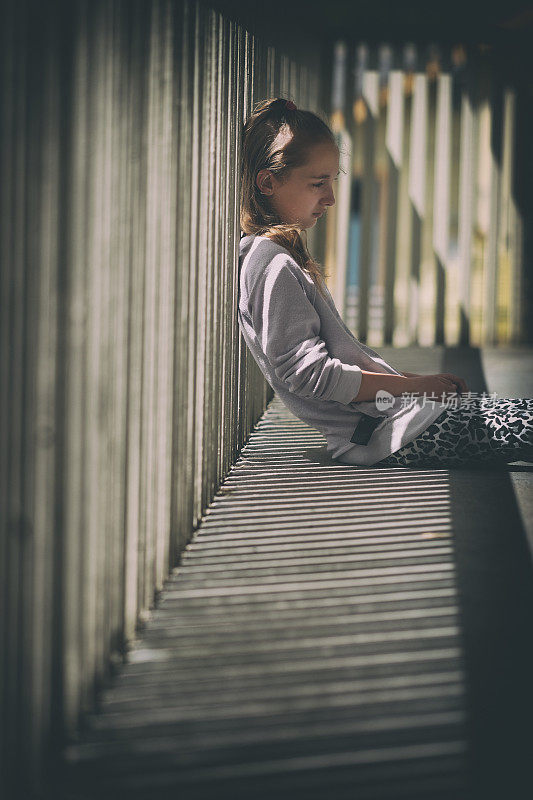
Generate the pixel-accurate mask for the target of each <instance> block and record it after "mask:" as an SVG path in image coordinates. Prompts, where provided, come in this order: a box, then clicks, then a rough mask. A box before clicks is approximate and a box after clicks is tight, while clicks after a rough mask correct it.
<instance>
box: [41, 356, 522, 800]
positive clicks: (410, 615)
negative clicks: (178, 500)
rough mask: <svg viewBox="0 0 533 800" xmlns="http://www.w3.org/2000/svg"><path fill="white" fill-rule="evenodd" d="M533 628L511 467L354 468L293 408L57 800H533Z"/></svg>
mask: <svg viewBox="0 0 533 800" xmlns="http://www.w3.org/2000/svg"><path fill="white" fill-rule="evenodd" d="M392 363H395V365H397V366H398V367H399V368H402V367H401V366H400V364H399V358H398V357H397V358H396V360H395V361H393V362H392ZM404 368H408V367H407V365H406V366H405V367H404ZM433 368H434V369H435V371H443V370H442V369H438V367H435V366H433V367H430V368H429V370H428V371H432V369H433ZM447 369H451V367H450V366H449V365H448V366H447ZM421 371H426V370H423V369H421ZM460 374H464V373H460ZM465 487H466V488H465ZM532 622H533V574H532V569H531V559H530V556H529V552H528V549H527V541H526V537H525V535H524V528H523V524H522V520H521V516H520V513H519V509H518V507H517V504H516V500H515V497H514V494H513V491H512V484H511V483H510V481H509V477H508V474H507V473H506V472H505V471H504V470H503V471H502V470H501V469H500V470H498V471H494V472H490V471H487V470H484V471H482V472H481V471H480V472H477V471H476V470H473V471H461V470H459V471H454V470H446V469H444V468H442V469H417V470H409V469H404V468H380V469H373V468H364V467H350V466H343V465H335V464H333V462H331V461H330V459H329V458H328V457H327V455H326V454H325V451H324V440H323V438H322V437H321V436H320V434H318V433H317V432H315V431H313V430H312V429H310V428H309V427H308V426H306V425H305V424H304V423H302V422H300V421H299V420H297V419H296V418H295V417H293V416H292V415H291V414H290V413H289V412H288V411H287V410H286V409H285V408H284V407H283V406H282V405H281V404H280V402H279V400H278V399H277V398H275V399H274V401H273V402H272V403H271V405H270V407H269V409H268V410H267V412H266V413H265V415H264V416H263V418H262V419H261V421H260V422H259V424H258V426H257V428H256V430H255V431H254V433H253V434H252V437H251V439H250V441H249V443H248V445H247V446H246V447H245V448H244V450H243V451H242V454H241V457H240V458H239V460H238V462H237V464H236V465H235V466H234V468H233V469H232V471H231V473H230V475H229V476H228V478H227V480H226V481H225V483H224V485H223V486H222V487H221V490H220V492H219V493H218V494H217V497H216V499H215V501H214V502H213V504H212V506H211V507H210V508H209V509H208V510H207V512H206V514H205V516H204V519H203V521H202V524H201V526H200V528H199V529H198V530H197V531H196V532H195V535H194V538H193V540H192V542H191V543H190V544H189V546H188V547H187V549H186V551H185V552H184V554H183V556H182V559H181V563H180V565H179V566H178V567H177V568H176V569H175V571H174V574H173V575H172V576H171V578H170V579H169V580H168V582H167V584H166V586H165V589H164V591H163V594H162V597H161V599H160V602H159V604H158V608H157V609H156V610H155V611H154V612H153V615H152V619H151V620H150V621H149V622H148V623H147V625H146V630H145V632H144V634H143V637H142V639H140V640H139V641H138V642H137V644H136V646H135V647H134V649H133V650H132V651H131V653H130V655H129V659H128V663H127V664H126V665H125V666H124V667H123V668H122V669H121V672H120V674H119V675H117V676H116V677H115V679H114V680H113V683H112V685H111V686H110V687H109V688H108V689H107V690H106V691H105V692H104V693H103V695H102V697H101V700H100V708H99V713H97V714H95V715H92V716H91V717H89V718H88V720H87V726H86V730H84V732H83V733H82V734H81V736H80V741H79V742H77V743H72V744H71V745H69V747H68V748H67V749H66V751H65V754H64V758H65V763H64V768H63V770H62V772H61V774H60V776H59V777H58V780H57V783H56V785H55V786H54V788H53V791H52V792H51V796H52V794H53V796H54V798H63V800H89V799H90V798H91V799H92V798H95V799H96V798H111V797H113V798H120V797H124V798H126V797H128V798H136V799H138V800H140V798H143V799H144V798H146V800H148V798H155V797H170V796H172V797H176V798H180V800H197V799H199V798H206V799H207V798H230V797H231V798H244V797H254V798H264V799H265V800H266V798H283V799H284V800H285V799H286V800H289V798H291V800H292V798H311V799H312V800H313V799H314V798H316V799H318V798H329V797H332V798H357V800H359V799H361V798H365V799H366V798H369V799H370V798H390V799H392V798H425V799H426V800H428V799H429V798H434V799H435V800H437V798H450V800H452V799H453V800H459V799H460V798H465V800H466V798H474V797H476V799H477V797H479V798H481V797H483V798H488V797H495V798H496V797H503V796H507V797H519V796H524V795H522V794H519V793H513V792H515V790H516V792H518V791H519V789H520V787H521V786H522V781H523V780H525V779H526V778H527V767H528V763H529V758H528V755H529V748H530V745H531V739H529V740H528V736H530V734H529V730H530V725H528V721H529V722H530V717H531V711H532V709H533V704H532V702H531V700H532V696H531V675H532V674H533V657H532V652H531V633H532V629H533V625H532ZM502 791H503V792H505V794H502Z"/></svg>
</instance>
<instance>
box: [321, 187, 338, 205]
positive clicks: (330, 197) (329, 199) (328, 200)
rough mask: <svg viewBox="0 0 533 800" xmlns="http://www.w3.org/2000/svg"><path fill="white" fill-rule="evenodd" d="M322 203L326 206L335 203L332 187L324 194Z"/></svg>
mask: <svg viewBox="0 0 533 800" xmlns="http://www.w3.org/2000/svg"><path fill="white" fill-rule="evenodd" d="M324 203H325V205H327V206H334V205H335V195H334V194H333V189H330V190H329V194H327V195H326V197H325V199H324Z"/></svg>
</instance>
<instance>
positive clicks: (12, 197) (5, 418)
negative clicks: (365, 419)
mask: <svg viewBox="0 0 533 800" xmlns="http://www.w3.org/2000/svg"><path fill="white" fill-rule="evenodd" d="M1 21H2V24H1V26H0V28H1V37H2V38H1V47H0V51H1V54H0V57H1V59H2V60H1V68H2V72H1V87H2V88H1V91H2V125H1V133H0V136H1V142H0V143H1V148H0V152H1V159H2V162H1V166H2V180H1V182H0V204H1V205H0V225H1V229H0V230H1V242H0V247H1V251H0V253H1V259H2V271H1V290H2V306H1V314H0V325H1V333H2V360H1V381H2V393H1V395H2V396H1V415H0V424H1V426H2V427H1V434H2V438H1V442H2V448H1V457H0V470H1V472H0V478H1V502H0V513H1V525H2V527H1V539H0V544H1V549H0V585H1V587H2V613H1V614H0V625H1V628H0V650H1V652H2V660H1V664H2V667H1V669H2V675H1V692H2V695H1V697H2V714H1V723H0V736H1V743H0V744H1V747H0V752H1V758H2V773H3V774H2V779H3V781H4V780H5V781H9V780H10V779H11V778H13V776H15V775H16V776H17V780H18V781H19V786H18V791H19V795H18V796H25V797H26V796H30V794H29V792H30V789H31V786H36V785H37V784H38V781H39V775H40V774H41V773H42V771H43V769H45V768H46V767H47V766H50V765H51V764H52V763H53V761H52V760H51V758H50V757H51V755H53V753H54V752H55V751H56V746H57V744H58V742H59V741H60V740H61V739H62V737H64V736H65V735H67V736H74V735H75V732H76V729H77V727H78V725H79V721H80V715H81V714H83V713H84V712H85V711H87V710H88V709H91V708H92V707H93V704H94V697H95V690H97V689H98V687H99V686H100V685H101V684H102V682H103V681H104V680H105V679H106V677H107V676H108V674H109V671H110V667H111V665H112V664H113V662H114V661H117V660H120V658H121V655H122V654H123V653H124V651H125V649H127V647H128V645H129V643H131V641H132V640H133V639H134V638H135V635H136V631H137V630H138V625H139V623H140V622H142V620H143V619H145V618H146V617H147V616H148V615H149V613H150V608H151V607H153V605H154V599H155V598H156V597H157V593H158V592H159V591H160V589H161V588H162V585H163V581H164V580H165V578H166V577H167V576H168V574H169V571H170V570H171V568H172V567H173V566H175V564H176V563H177V560H178V558H179V555H180V553H181V551H182V550H183V548H184V546H185V544H186V543H187V542H188V540H189V539H190V536H191V534H192V532H193V530H194V529H195V527H196V526H197V524H198V521H199V519H200V517H201V516H202V514H203V512H204V510H205V508H206V506H207V505H208V503H209V502H210V501H211V499H212V498H213V495H214V493H215V491H216V489H217V488H218V486H219V485H220V482H221V480H222V479H223V477H225V475H226V474H227V473H228V471H229V469H230V467H231V466H232V464H233V463H234V462H235V459H236V456H237V454H238V452H239V450H240V448H241V447H242V445H243V443H244V442H245V441H246V440H247V438H248V436H249V433H250V431H251V429H252V427H253V426H254V424H255V423H256V421H257V419H258V418H259V416H260V415H261V414H262V412H263V410H264V408H265V405H266V402H267V400H269V399H270V397H271V389H270V387H268V385H267V384H266V382H265V381H264V379H263V376H262V374H261V373H260V371H259V369H258V368H257V366H256V364H255V362H254V361H253V359H251V358H250V357H249V354H248V352H247V350H246V347H245V345H244V342H243V340H242V337H241V336H240V332H239V329H238V325H237V318H236V303H237V291H238V282H237V281H238V274H237V264H238V244H239V238H240V237H239V194H238V183H239V178H240V165H239V161H238V154H239V143H240V133H241V127H242V123H243V121H244V119H245V118H246V117H247V116H248V114H249V113H250V111H251V109H252V107H253V105H254V104H255V103H256V102H257V101H258V100H259V99H262V98H263V97H265V96H274V95H277V94H280V93H281V94H283V95H285V96H290V97H292V99H294V100H295V102H296V103H297V104H298V105H300V106H304V107H309V108H312V109H314V110H318V107H317V106H318V102H319V98H321V97H323V96H324V92H323V90H322V87H321V81H322V80H323V79H324V77H323V76H324V75H325V76H326V78H325V79H326V80H327V74H328V72H327V67H323V64H322V61H321V58H320V57H317V53H320V48H319V47H318V46H316V47H310V43H309V40H306V41H305V42H302V43H300V44H297V43H295V42H294V41H293V40H291V39H290V38H289V39H288V40H287V41H285V42H283V41H281V40H280V41H277V40H276V39H275V37H274V38H273V37H272V35H271V34H269V37H268V38H264V39H263V38H261V36H260V35H258V34H257V33H256V32H253V31H251V30H250V29H249V28H247V27H246V25H244V24H243V23H239V22H237V21H236V20H234V19H230V18H227V17H224V16H223V15H221V13H220V12H219V11H215V10H213V9H211V8H209V7H208V5H207V4H205V3H201V2H198V1H197V0H188V1H187V2H172V1H171V0H154V1H153V2H144V1H143V0H114V1H113V0H109V1H108V0H76V1H75V2H59V0H57V1H56V0H54V1H53V2H49V3H46V4H43V3H39V2H33V0H17V2H14V0H13V2H11V3H7V4H4V5H3V11H2V20H1ZM317 44H318V43H317ZM311 244H312V239H311ZM24 781H27V786H25V785H24Z"/></svg>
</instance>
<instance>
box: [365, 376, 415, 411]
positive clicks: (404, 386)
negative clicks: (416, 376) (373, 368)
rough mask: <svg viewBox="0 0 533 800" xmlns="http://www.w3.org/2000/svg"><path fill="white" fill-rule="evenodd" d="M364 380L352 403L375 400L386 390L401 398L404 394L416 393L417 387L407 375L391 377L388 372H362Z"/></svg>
mask: <svg viewBox="0 0 533 800" xmlns="http://www.w3.org/2000/svg"><path fill="white" fill-rule="evenodd" d="M361 372H362V379H361V386H360V388H359V391H358V393H357V394H356V396H355V397H354V398H353V401H352V402H357V403H359V402H362V401H365V400H375V399H376V392H377V391H378V390H379V389H384V390H385V391H387V392H389V394H391V395H392V396H393V397H399V396H400V395H402V394H403V393H404V392H409V391H411V392H414V391H415V387H414V386H413V382H412V380H411V378H409V377H407V376H405V375H391V374H390V373H386V372H367V371H366V370H361Z"/></svg>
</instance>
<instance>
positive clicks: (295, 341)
mask: <svg viewBox="0 0 533 800" xmlns="http://www.w3.org/2000/svg"><path fill="white" fill-rule="evenodd" d="M276 261H277V262H278V263H276ZM258 283H259V285H256V286H254V289H253V291H252V294H251V296H250V298H249V307H250V314H251V318H252V323H253V327H254V330H255V332H256V335H257V337H258V340H259V343H260V345H261V349H262V350H263V352H264V354H265V356H266V358H267V359H268V361H269V362H270V364H271V367H272V369H273V371H274V373H275V375H276V376H277V378H278V379H279V380H280V381H283V383H285V384H286V385H287V387H288V390H289V392H293V393H294V394H296V395H299V396H300V397H305V398H313V399H314V400H330V401H332V400H333V401H336V402H338V403H343V404H345V405H347V404H348V403H351V402H352V401H353V399H354V398H355V396H356V395H357V393H358V391H359V388H360V386H361V380H362V377H363V376H362V372H361V369H360V367H358V366H356V365H353V364H344V363H343V362H342V361H340V360H339V359H338V358H332V357H331V356H330V355H329V353H328V350H327V348H326V343H325V342H324V340H323V339H321V338H320V335H319V334H320V317H319V315H318V313H317V312H316V309H315V307H314V306H313V304H312V303H311V302H310V300H309V298H308V297H307V294H306V292H305V289H304V288H303V287H302V285H301V284H300V282H299V280H298V278H297V277H296V275H295V273H294V271H293V270H292V269H291V267H290V264H289V263H288V262H287V258H286V257H282V258H281V259H274V260H273V262H272V263H271V264H270V265H269V267H268V269H267V271H266V273H265V275H264V279H263V280H260V281H258Z"/></svg>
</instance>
